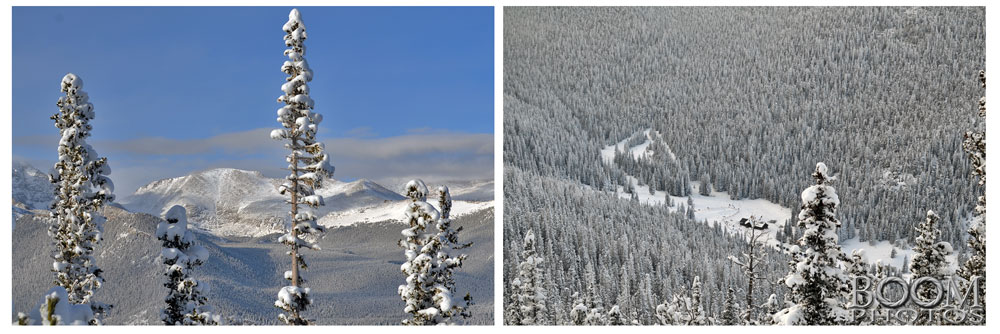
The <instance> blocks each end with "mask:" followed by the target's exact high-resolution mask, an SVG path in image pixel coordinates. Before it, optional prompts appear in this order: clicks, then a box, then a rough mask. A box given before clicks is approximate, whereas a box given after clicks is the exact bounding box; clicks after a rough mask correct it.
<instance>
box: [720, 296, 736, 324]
mask: <svg viewBox="0 0 1000 334" xmlns="http://www.w3.org/2000/svg"><path fill="white" fill-rule="evenodd" d="M734 292H735V291H733V288H729V289H728V290H727V291H726V300H725V301H724V303H723V305H722V317H721V318H720V319H719V321H720V322H719V325H723V326H734V325H739V324H740V320H739V313H740V311H739V308H740V307H739V304H737V303H736V296H735V294H734Z"/></svg>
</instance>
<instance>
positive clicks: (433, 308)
mask: <svg viewBox="0 0 1000 334" xmlns="http://www.w3.org/2000/svg"><path fill="white" fill-rule="evenodd" d="M405 190H406V196H407V197H409V198H410V204H409V205H408V206H407V209H406V218H405V219H406V221H407V224H408V226H409V227H408V228H406V229H404V230H403V231H402V232H401V233H402V235H403V239H402V240H400V241H399V245H400V247H403V249H404V255H405V256H406V262H404V263H403V264H402V265H401V266H400V271H402V273H403V275H405V276H406V284H403V285H400V286H399V289H398V293H399V296H400V298H401V299H402V300H403V302H404V303H405V304H406V306H405V307H404V308H403V311H404V312H406V313H409V314H410V318H407V319H404V320H403V321H402V323H403V324H404V325H439V324H453V323H454V320H455V319H456V318H458V317H462V318H468V317H469V316H471V314H469V312H468V307H469V306H470V305H472V296H470V295H469V294H466V295H465V303H464V305H462V304H459V303H456V302H455V301H454V300H453V294H454V293H455V280H454V277H453V276H454V271H455V269H457V268H459V267H461V266H462V262H463V261H464V260H465V258H466V255H465V254H461V255H458V256H452V255H451V254H450V252H451V251H452V250H457V249H462V248H465V247H468V246H469V245H471V243H466V244H460V243H459V242H458V233H459V232H461V230H462V228H461V227H459V228H457V229H453V228H452V227H451V218H450V214H451V204H452V203H451V194H450V193H449V191H448V187H440V188H438V205H439V206H440V209H441V210H440V211H438V210H437V209H435V208H434V206H432V205H430V204H429V203H427V186H426V185H425V184H424V182H423V181H421V180H411V181H410V182H407V183H406V186H405ZM432 223H433V224H434V226H435V227H436V228H437V232H436V233H432V232H431V231H428V225H429V224H432Z"/></svg>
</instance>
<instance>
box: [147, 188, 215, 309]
mask: <svg viewBox="0 0 1000 334" xmlns="http://www.w3.org/2000/svg"><path fill="white" fill-rule="evenodd" d="M163 219H164V221H162V222H160V224H159V225H157V226H156V238H157V239H159V240H160V241H162V242H163V251H162V252H160V259H161V260H162V261H163V264H164V265H166V266H167V270H166V271H165V272H164V273H163V275H164V276H166V277H167V282H166V283H164V284H163V286H165V287H166V288H167V289H170V292H169V293H168V294H167V297H166V298H164V301H165V302H167V307H166V308H164V309H163V311H162V312H161V313H160V320H162V321H163V324H165V325H217V324H219V316H218V315H213V314H212V307H211V306H210V305H207V303H208V298H207V297H206V296H205V294H207V293H208V286H207V285H206V284H204V283H201V282H199V281H198V280H196V279H194V278H192V277H191V271H192V270H193V269H194V268H195V267H197V266H200V265H202V264H203V263H205V261H206V260H208V250H206V249H205V247H202V246H200V245H195V244H194V235H193V234H192V233H191V231H189V230H188V226H187V211H186V210H185V209H184V207H183V206H180V205H174V206H173V207H171V208H170V210H167V213H166V214H165V215H164V216H163Z"/></svg>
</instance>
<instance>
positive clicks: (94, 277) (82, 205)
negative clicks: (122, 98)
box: [48, 73, 115, 324]
mask: <svg viewBox="0 0 1000 334" xmlns="http://www.w3.org/2000/svg"><path fill="white" fill-rule="evenodd" d="M60 87H61V90H62V92H63V93H66V96H62V97H60V98H59V100H58V101H57V102H56V105H57V106H58V107H59V113H58V114H55V115H52V117H51V119H52V120H53V121H55V125H56V128H59V135H60V136H61V137H62V138H61V139H60V140H59V149H58V152H59V160H58V162H56V164H55V167H54V169H55V174H52V175H49V181H51V182H52V183H53V184H54V185H55V187H54V188H55V202H53V203H52V208H51V209H52V211H51V212H50V216H51V217H52V218H54V223H53V224H52V225H50V226H49V229H48V234H49V236H50V237H52V239H53V241H54V244H55V247H56V250H55V252H54V253H53V256H52V257H53V259H54V262H53V264H52V270H53V271H54V272H55V285H57V286H61V287H63V289H64V291H65V296H62V295H59V298H60V299H59V301H63V303H64V304H65V303H66V302H68V303H71V304H87V305H89V306H90V307H91V309H92V310H93V313H94V317H93V321H91V323H93V324H99V323H100V319H101V318H102V315H103V314H104V312H105V311H106V310H107V309H108V308H110V306H109V305H106V304H102V303H98V302H95V301H93V300H92V297H93V296H94V293H95V292H96V291H97V289H99V288H100V287H101V285H102V284H104V278H103V277H101V273H102V271H101V269H100V268H98V267H97V264H96V263H97V259H96V258H95V257H94V248H95V247H97V245H98V243H100V241H101V234H102V233H103V231H104V222H105V221H106V219H105V217H104V216H103V215H101V210H102V209H103V208H104V205H105V204H107V203H109V202H111V201H114V198H115V196H114V194H112V193H113V192H114V184H113V183H112V182H111V179H110V178H108V176H107V175H109V174H111V167H110V166H108V159H107V158H99V157H98V156H97V151H95V150H94V148H93V147H91V146H90V144H87V142H86V139H87V137H90V131H91V130H92V127H91V125H90V120H92V119H94V105H93V104H91V103H90V101H89V99H90V97H89V96H88V95H87V93H86V92H84V91H83V80H82V79H80V77H78V76H76V75H75V74H73V73H69V74H66V76H64V77H63V79H62V83H61V85H60ZM52 293H54V292H53V291H50V295H51V294H52Z"/></svg>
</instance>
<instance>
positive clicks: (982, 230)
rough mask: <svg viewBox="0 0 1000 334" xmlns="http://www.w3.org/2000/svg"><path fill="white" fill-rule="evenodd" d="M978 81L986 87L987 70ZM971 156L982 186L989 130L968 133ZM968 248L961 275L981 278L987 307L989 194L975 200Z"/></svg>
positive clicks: (983, 108)
mask: <svg viewBox="0 0 1000 334" xmlns="http://www.w3.org/2000/svg"><path fill="white" fill-rule="evenodd" d="M979 80H980V82H981V83H982V86H983V88H986V72H985V71H979ZM979 117H982V118H984V119H985V118H986V97H985V96H984V97H982V98H981V99H979ZM962 147H963V148H964V149H965V152H966V153H968V155H969V159H971V160H972V168H973V169H972V175H973V176H978V177H979V186H981V187H985V186H986V132H985V131H975V132H974V131H968V132H966V133H965V142H963V143H962ZM968 245H969V249H970V250H971V251H972V256H970V257H969V259H968V260H966V261H965V264H963V265H962V268H961V269H959V272H958V275H959V276H962V278H965V279H967V280H969V281H972V280H973V279H974V278H976V277H979V290H978V297H979V301H980V302H981V303H982V305H983V306H984V307H985V306H986V299H985V298H986V194H985V193H984V194H982V195H980V196H979V198H978V199H977V201H976V214H975V216H974V217H973V218H972V226H970V227H969V242H968Z"/></svg>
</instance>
